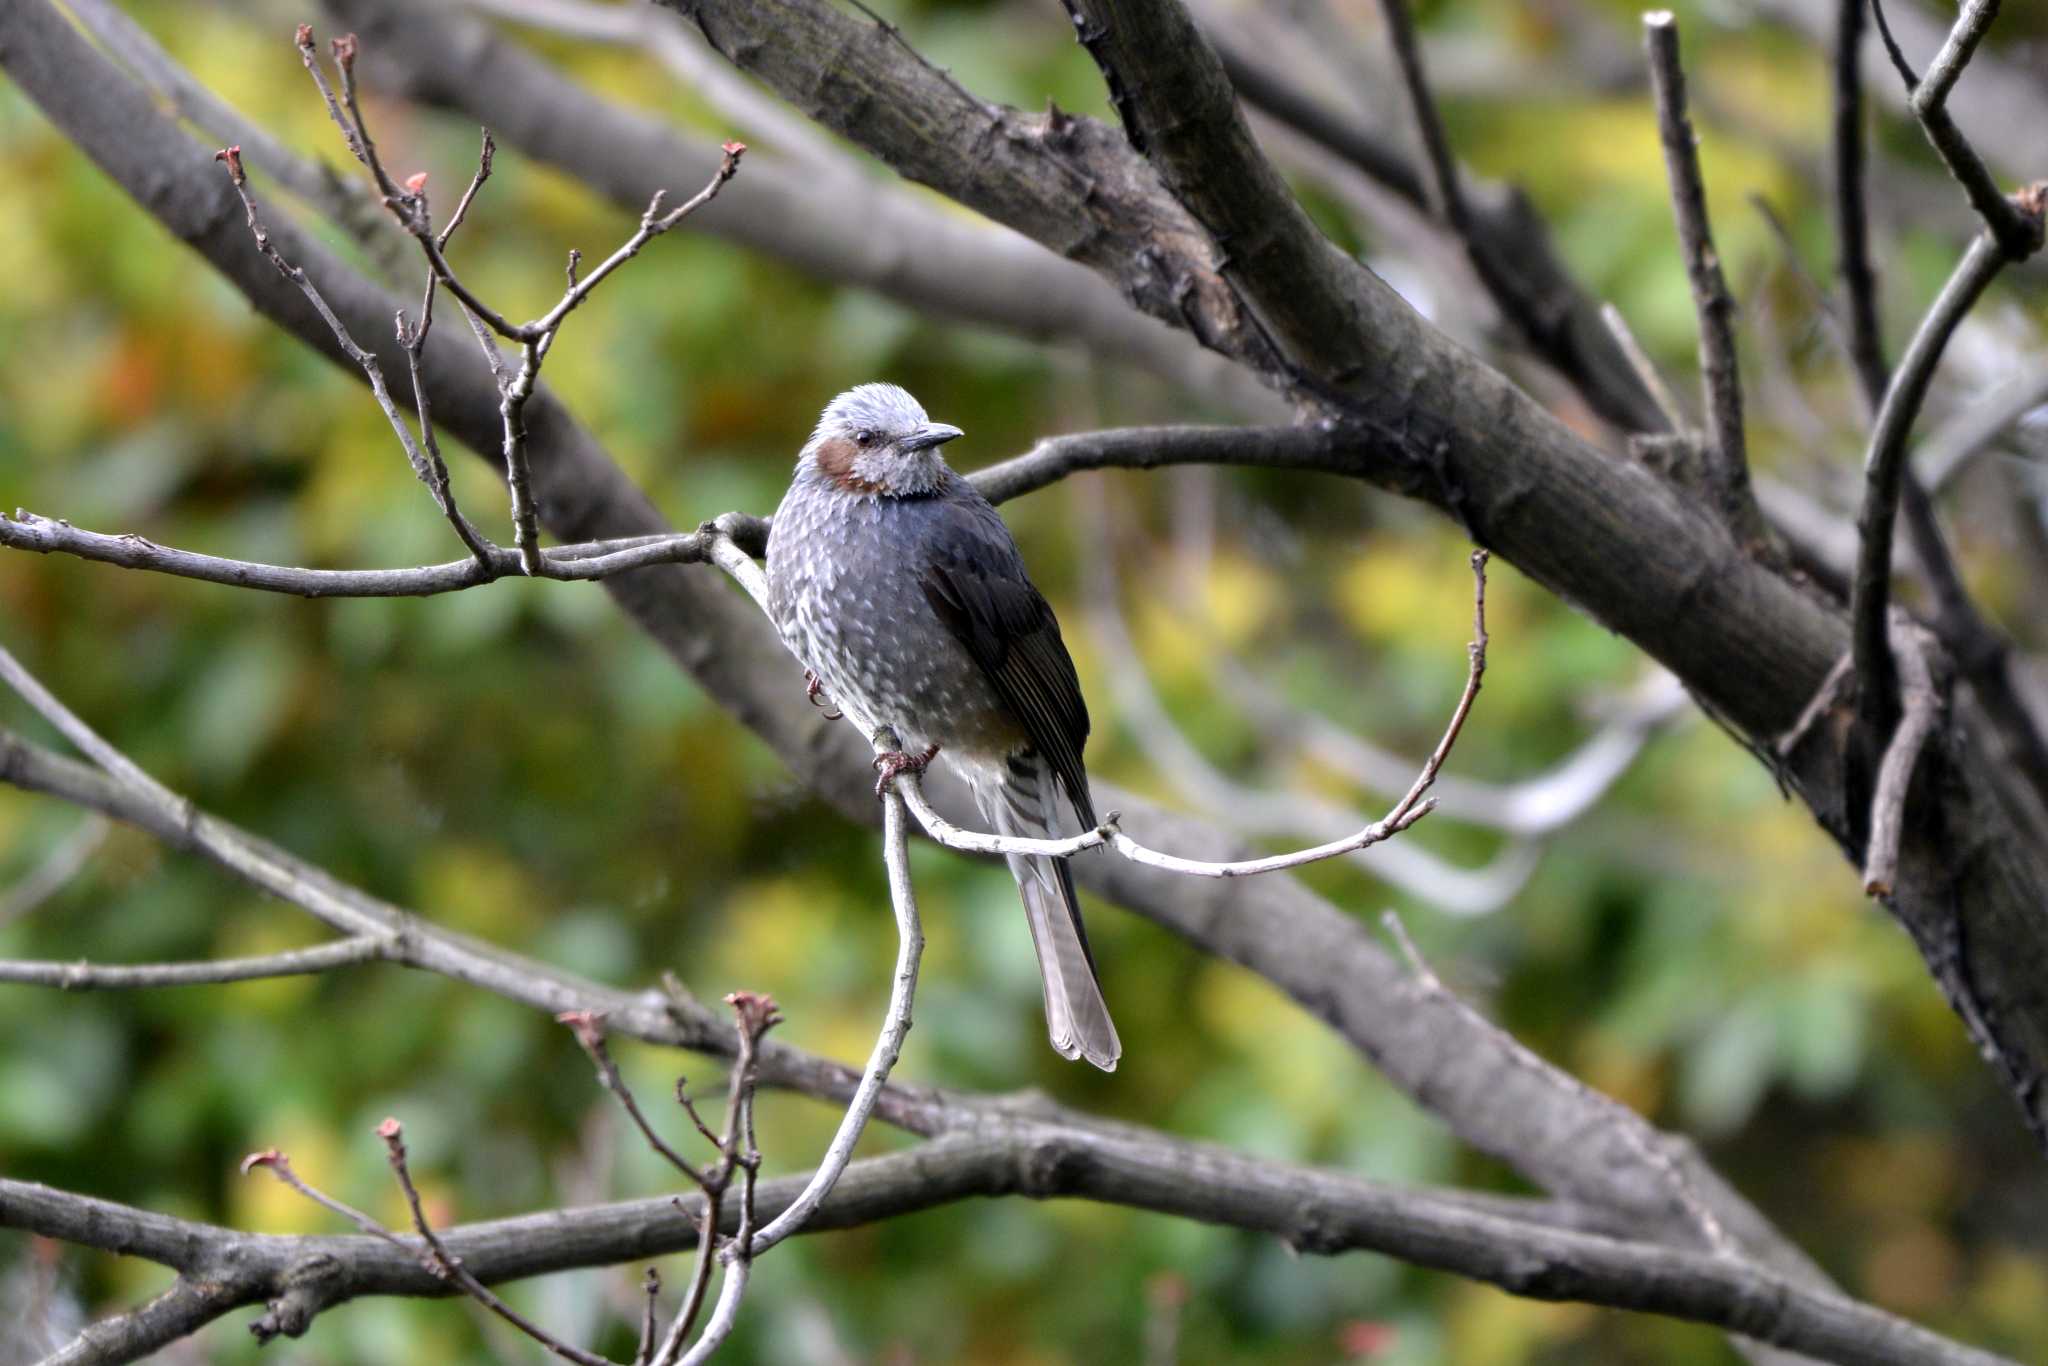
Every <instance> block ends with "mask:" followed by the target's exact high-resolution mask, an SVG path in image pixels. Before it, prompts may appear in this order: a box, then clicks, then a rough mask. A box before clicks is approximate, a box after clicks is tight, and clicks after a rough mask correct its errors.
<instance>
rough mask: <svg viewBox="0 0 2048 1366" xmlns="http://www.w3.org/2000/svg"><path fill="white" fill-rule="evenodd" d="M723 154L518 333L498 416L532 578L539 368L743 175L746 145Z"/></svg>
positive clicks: (536, 565)
mask: <svg viewBox="0 0 2048 1366" xmlns="http://www.w3.org/2000/svg"><path fill="white" fill-rule="evenodd" d="M721 150H722V151H723V152H724V156H723V157H722V158H721V159H720V161H719V163H718V169H717V170H716V171H714V172H713V173H712V176H711V180H710V182H709V183H708V184H706V185H705V186H704V188H703V189H701V190H699V191H698V192H697V193H696V194H695V195H694V196H692V197H691V198H690V199H688V200H687V201H685V202H684V203H682V204H681V205H678V206H677V207H676V208H674V209H672V210H670V211H669V212H667V213H663V212H662V209H661V206H662V200H663V199H664V197H665V196H664V193H663V192H662V191H659V190H657V191H655V194H654V198H653V199H652V200H650V201H649V202H648V205H647V211H646V212H645V213H643V214H641V215H640V227H639V230H638V231H637V232H635V233H634V234H633V235H632V236H631V237H629V238H627V239H626V242H625V245H623V246H621V247H620V248H619V249H618V250H617V251H615V252H613V253H612V254H611V255H610V256H608V257H606V258H605V259H604V260H603V261H602V262H601V263H600V264H599V265H598V266H597V268H596V269H595V270H593V271H591V272H590V274H588V275H586V276H584V277H583V279H582V280H580V281H578V280H577V279H576V278H575V272H574V269H573V268H572V269H571V271H570V281H569V287H568V289H567V290H566V291H565V292H564V293H563V295H562V297H561V299H560V301H559V302H557V303H556V304H555V306H554V307H553V308H551V309H549V310H548V311H547V312H546V313H545V314H543V315H542V316H541V317H540V318H538V319H536V320H535V321H533V322H530V323H528V324H526V325H525V326H524V327H523V328H522V329H520V336H519V342H520V345H519V369H518V372H517V373H516V374H514V375H513V377H512V378H511V379H510V380H509V381H507V382H506V384H505V386H504V388H503V391H502V394H501V398H500V401H499V405H498V412H499V415H500V417H501V418H502V420H503V422H504V428H505V482H506V484H507V485H508V486H509V487H510V489H511V493H512V545H513V548H514V549H515V550H517V551H518V552H519V559H520V563H521V564H522V565H524V566H525V568H526V572H527V573H528V574H535V575H538V574H539V573H541V572H542V571H541V552H540V514H539V510H538V509H537V508H536V507H535V506H534V501H533V472H532V468H531V465H530V463H529V461H528V459H527V453H526V404H527V401H528V400H529V399H531V398H532V397H533V388H534V384H535V382H536V381H537V380H538V379H539V378H540V367H541V363H542V361H544V360H545V359H546V357H547V353H548V350H549V348H550V347H552V346H553V345H554V340H555V334H556V333H558V332H560V331H561V329H562V324H563V323H564V322H565V321H566V320H567V319H568V317H569V314H570V313H572V312H574V311H575V310H576V308H577V307H578V306H579V305H581V304H582V302H583V301H584V300H585V299H588V298H589V297H590V293H591V291H592V290H594V289H596V288H597V287H598V286H599V285H600V284H602V283H604V281H605V279H606V277H608V276H609V275H610V274H611V273H612V272H613V271H615V270H617V269H618V268H619V267H620V266H623V265H624V264H626V262H628V261H630V260H632V259H633V258H634V257H635V256H637V255H639V254H640V249H641V248H642V247H644V246H646V245H647V244H648V243H649V242H650V241H652V240H653V239H654V238H656V237H658V236H660V235H661V234H662V233H665V232H667V231H668V230H669V229H670V228H672V227H674V226H675V225H676V224H678V223H680V222H682V221H683V219H684V218H686V217H688V216H689V215H690V214H692V213H694V212H696V211H697V210H698V209H700V208H702V207H703V206H704V205H706V204H708V203H710V202H711V200H712V199H713V198H714V197H715V196H716V195H717V194H718V192H719V190H720V189H722V188H723V187H724V185H725V182H727V181H728V180H731V179H732V178H733V175H734V174H735V173H736V172H737V171H738V170H739V165H740V157H741V156H742V155H743V154H744V153H745V152H746V150H747V148H746V144H745V143H740V142H728V143H726V144H725V145H724V147H723V148H722V149H721Z"/></svg>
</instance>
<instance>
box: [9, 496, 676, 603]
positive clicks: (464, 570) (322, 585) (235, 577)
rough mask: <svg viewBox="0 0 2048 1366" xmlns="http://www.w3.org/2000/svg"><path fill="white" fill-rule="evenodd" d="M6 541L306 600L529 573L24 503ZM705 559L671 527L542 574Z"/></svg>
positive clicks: (509, 555)
mask: <svg viewBox="0 0 2048 1366" xmlns="http://www.w3.org/2000/svg"><path fill="white" fill-rule="evenodd" d="M0 546H6V547H8V548H10V549H14V550H30V551H34V552H36V553H37V554H41V555H76V556H78V557H79V558H80V559H83V560H93V561H96V562H98V563H100V564H110V565H114V566H116V567H118V568H121V569H140V570H147V571H150V572H152V573H158V574H170V575H172V576H174V577H177V578H183V579H198V580H200V581H201V582H203V583H217V584H224V585H226V586H228V587H230V588H253V589H257V590H260V591H262V592H265V593H286V594H290V595H291V596H293V597H301V598H423V597H431V596H433V595H435V594H437V593H454V592H459V591H461V590H462V589H465V588H477V587H480V586H482V585H483V584H487V583H495V582H497V581H498V580H499V579H503V578H520V577H524V576H525V574H526V570H525V567H524V566H523V565H522V564H521V563H520V559H519V552H517V551H516V550H509V549H506V548H505V547H503V546H492V547H490V550H489V553H488V555H487V556H486V557H485V558H483V559H476V558H470V559H466V560H450V561H448V562H446V563H444V564H427V565H419V566H416V567H414V568H409V569H299V568H295V567H292V566H290V565H281V564H259V563H256V562H255V561H251V560H229V559H223V558H221V557H220V556H218V555H201V554H199V553H197V552H195V551H190V550H177V549H174V548H172V547H170V546H162V545H158V544H156V542H154V541H151V540H149V539H147V538H146V537H142V536H138V535H135V534H134V533H132V532H130V533H126V534H123V535H119V536H110V535H107V534H105V533H103V532H97V531H86V530H84V529H82V528H80V527H75V526H72V525H71V524H70V523H69V522H65V521H59V520H57V519H54V518H49V517H39V516H37V515H36V514H35V513H32V512H25V511H22V510H21V509H18V508H17V509H16V510H15V513H14V516H13V517H8V516H7V515H6V514H5V513H0ZM704 560H705V551H704V546H703V543H702V542H701V541H700V540H699V538H698V537H697V535H696V534H695V533H694V532H691V533H675V532H670V533H667V534H664V535H656V536H644V537H624V538H621V539H619V540H617V541H591V542H585V543H582V544H579V545H563V546H549V547H547V548H546V549H544V550H543V551H542V553H541V556H540V572H539V573H538V574H537V575H536V576H535V577H538V578H543V579H560V580H563V581H565V582H590V581H597V580H603V579H609V578H613V577H615V576H617V575H620V574H628V573H631V572H633V571H634V570H636V569H645V568H647V567H649V566H650V565H660V564H702V563H703V562H704Z"/></svg>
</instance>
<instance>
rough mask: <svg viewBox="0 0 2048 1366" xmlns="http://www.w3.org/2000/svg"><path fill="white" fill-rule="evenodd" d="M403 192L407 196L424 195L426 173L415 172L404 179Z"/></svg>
mask: <svg viewBox="0 0 2048 1366" xmlns="http://www.w3.org/2000/svg"><path fill="white" fill-rule="evenodd" d="M405 190H406V193H407V194H425V193H426V190H427V173H426V172H425V171H415V172H414V173H413V174H411V175H409V176H407V177H406V178H405Z"/></svg>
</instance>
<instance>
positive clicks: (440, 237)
mask: <svg viewBox="0 0 2048 1366" xmlns="http://www.w3.org/2000/svg"><path fill="white" fill-rule="evenodd" d="M497 151H498V144H497V141H496V140H495V139H494V138H492V137H491V130H490V129H488V128H486V129H484V130H483V145H482V146H481V147H479V148H478V149H477V154H476V173H475V174H474V175H472V176H471V177H470V178H469V188H468V189H466V190H464V191H463V192H462V198H461V199H460V200H458V201H457V202H456V205H455V212H454V213H452V214H450V215H449V216H448V222H447V223H446V224H445V225H443V226H442V228H441V231H440V232H439V233H437V234H435V237H434V245H435V246H437V247H439V248H441V249H442V250H443V251H446V250H447V249H448V239H449V238H451V237H453V236H455V230H456V229H457V228H459V227H461V226H462V220H463V219H465V218H467V217H469V206H470V204H471V203H472V202H474V201H475V199H476V192H477V191H478V190H481V189H482V188H483V187H484V182H485V181H486V180H489V179H490V178H491V158H492V157H493V156H495V155H496V154H497ZM650 1274H651V1272H650Z"/></svg>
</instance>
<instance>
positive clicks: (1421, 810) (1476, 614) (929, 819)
mask: <svg viewBox="0 0 2048 1366" xmlns="http://www.w3.org/2000/svg"><path fill="white" fill-rule="evenodd" d="M714 553H715V552H714ZM1486 560H1487V552H1485V551H1483V550H1475V551H1473V552H1472V574H1473V584H1474V587H1473V611H1472V628H1473V639H1472V643H1471V644H1470V645H1469V646H1467V647H1466V654H1467V662H1468V667H1467V671H1466V677H1465V689H1464V692H1463V693H1462V694H1461V695H1460V696H1459V698H1458V705H1457V706H1456V707H1455V708H1454V709H1453V710H1452V713H1451V719H1450V721H1449V723H1448V724H1447V725H1446V726H1445V727H1444V733H1443V737H1442V738H1441V739H1440V740H1438V741H1437V745H1436V748H1435V749H1434V750H1432V751H1431V752H1430V755H1429V757H1428V758H1427V759H1426V760H1424V761H1423V765H1422V771H1421V772H1420V773H1418V774H1417V775H1416V777H1415V781H1414V782H1413V783H1412V784H1410V785H1409V788H1408V790H1407V791H1406V792H1404V793H1403V794H1402V795H1401V797H1400V799H1399V800H1398V801H1396V802H1395V803H1394V805H1393V806H1392V807H1391V808H1389V809H1388V811H1387V814H1386V815H1384V816H1382V817H1381V818H1380V819H1379V820H1377V821H1374V822H1373V823H1372V824H1370V825H1368V826H1366V827H1365V828H1364V829H1362V830H1360V831H1358V832H1357V833H1355V834H1352V835H1348V836H1346V837H1344V838H1343V839H1339V840H1332V841H1330V842H1329V843H1326V844H1319V845H1316V846H1314V847H1312V848H1308V849H1300V850H1296V851H1294V852H1292V853H1287V854H1274V855H1271V856H1269V857H1266V858H1255V859H1240V860H1236V861H1234V862H1222V863H1210V862H1205V861H1203V860H1200V859H1187V858H1181V857H1178V856H1177V855H1173V854H1167V853H1162V852H1160V851H1158V850H1156V849H1150V848H1147V847H1146V846H1145V845H1142V844H1140V843H1138V842H1137V841H1136V840H1134V839H1132V838H1131V837H1130V836H1129V835H1126V834H1124V833H1123V831H1121V830H1119V829H1118V828H1117V823H1116V821H1117V818H1116V813H1115V812H1110V813H1109V814H1108V815H1106V816H1105V817H1104V818H1103V820H1102V823H1101V824H1100V825H1098V826H1097V827H1096V828H1095V829H1093V830H1088V831H1084V832H1082V833H1081V834H1079V835H1073V836H1069V837H1067V838H1064V839H1025V838H1023V837H1021V836H1014V835H993V834H985V833H982V832H979V831H972V830H967V829H964V828H962V827H961V826H958V825H955V824H953V823H952V822H951V821H949V820H947V819H946V818H945V817H943V816H941V815H940V814H939V813H938V812H937V811H936V810H934V809H933V807H932V805H931V803H930V801H929V800H927V799H926V797H925V795H924V792H923V789H922V786H921V785H920V783H919V782H918V780H917V778H916V776H915V775H914V774H913V773H910V772H908V771H906V772H904V773H902V774H899V775H898V776H897V777H896V779H895V781H894V786H895V787H896V788H897V789H898V790H900V791H902V792H903V794H904V799H905V801H906V802H907V803H908V805H909V807H910V810H911V813H912V814H913V815H915V816H916V817H917V820H918V824H920V825H922V826H923V827H924V830H925V833H926V834H928V835H930V836H931V837H932V838H933V839H934V840H936V841H938V842H939V843H940V844H943V845H945V846H946V847H947V848H949V849H958V850H960V851H962V852H964V853H970V854H1002V855H1005V856H1008V855H1013V854H1015V855H1025V856H1046V857H1052V858H1066V857H1069V856H1071V855H1074V854H1077V853H1080V852H1081V851H1082V850H1084V849H1094V848H1097V847H1100V846H1104V845H1107V846H1108V847H1109V848H1111V849H1114V850H1115V851H1116V852H1117V854H1119V855H1120V856H1121V857H1123V858H1126V859H1129V860H1130V861H1131V862H1133V863H1137V864H1142V865H1143V866H1145V867H1148V868H1160V869H1164V870H1166V871H1167V872H1173V873H1182V874H1185V875H1187V876H1190V877H1212V878H1231V877H1254V876H1257V875H1258V874H1261V873H1275V872H1280V871H1283V870H1285V869H1289V868H1299V867H1303V866H1305V865H1307V864H1311V863H1320V862H1322V861H1324V860H1325V859H1333V858H1338V857H1341V856H1342V855H1345V854H1349V853H1352V852H1354V851H1356V850H1359V849H1365V848H1368V847H1370V846H1372V845H1375V844H1378V843H1379V842H1380V841H1382V840H1385V839H1388V838H1390V837H1392V836H1394V835H1397V834H1399V833H1400V832H1401V831H1403V830H1406V829H1407V828H1408V827H1409V826H1411V825H1413V824H1415V823H1416V822H1417V821H1419V820H1421V819H1422V818H1423V817H1424V816H1427V815H1428V814H1429V813H1430V812H1431V811H1432V810H1434V809H1435V808H1436V801H1435V799H1434V798H1426V797H1425V794H1426V793H1427V792H1428V791H1429V789H1430V787H1431V785H1433V784H1434V783H1435V782H1436V778H1437V774H1438V773H1439V772H1441V771H1442V769H1443V765H1444V760H1445V759H1446V758H1448V757H1449V756H1450V752H1451V747H1452V746H1453V745H1455V744H1456V743H1457V740H1458V735H1459V733H1460V732H1461V731H1463V730H1464V728H1465V720H1466V718H1467V717H1468V716H1469V715H1470V714H1471V711H1472V703H1473V701H1474V700H1475V699H1476V698H1477V697H1478V695H1479V685H1480V680H1481V678H1482V677H1483V676H1484V674H1485V672H1486V646H1487V634H1486ZM722 563H723V561H721V564H722Z"/></svg>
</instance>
